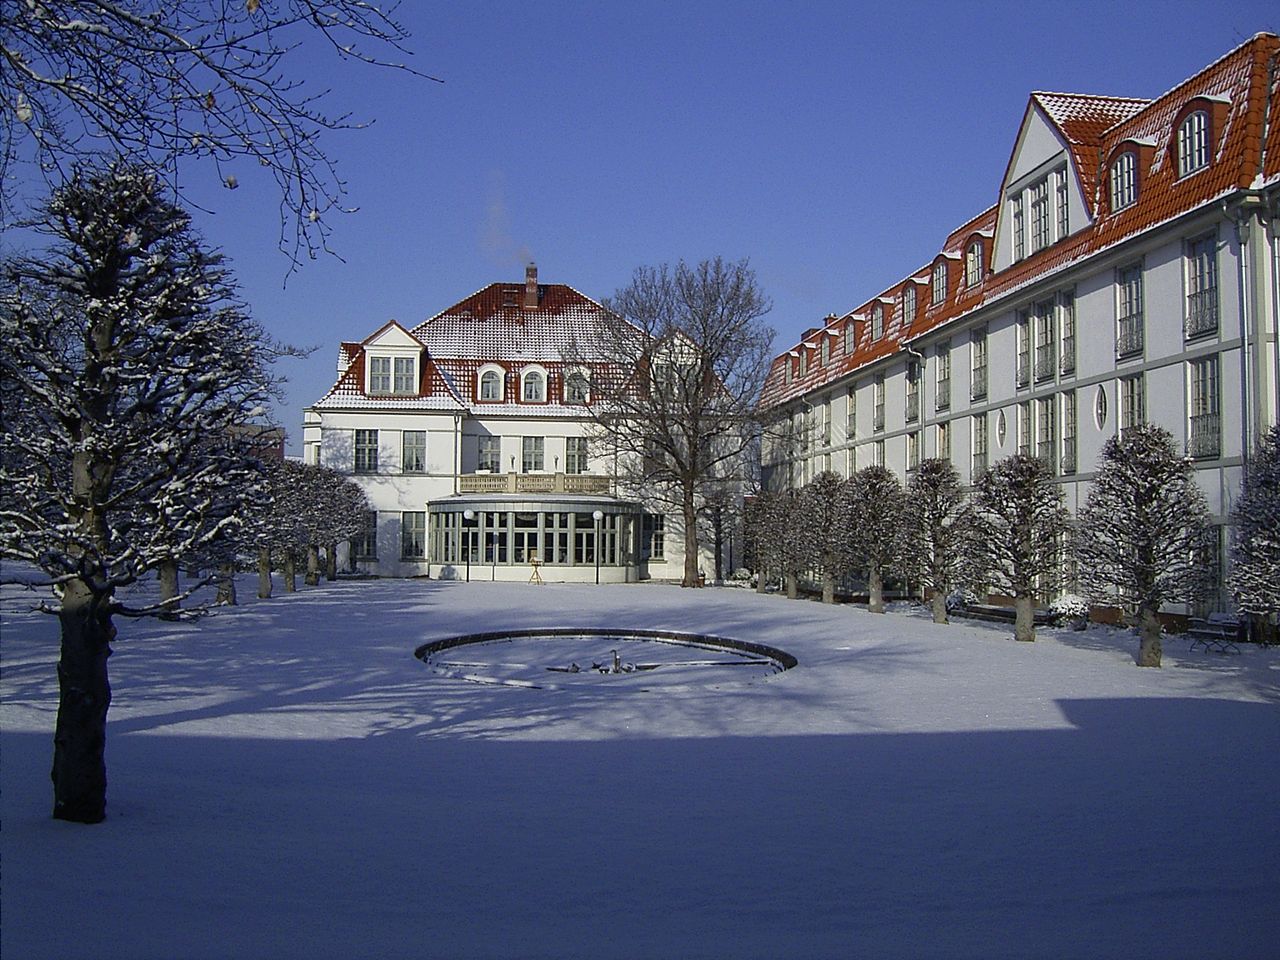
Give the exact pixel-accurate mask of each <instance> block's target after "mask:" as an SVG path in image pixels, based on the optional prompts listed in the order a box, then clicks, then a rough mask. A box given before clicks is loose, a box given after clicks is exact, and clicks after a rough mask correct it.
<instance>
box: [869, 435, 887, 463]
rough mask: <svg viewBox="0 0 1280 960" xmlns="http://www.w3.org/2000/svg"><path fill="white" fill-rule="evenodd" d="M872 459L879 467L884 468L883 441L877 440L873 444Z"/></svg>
mask: <svg viewBox="0 0 1280 960" xmlns="http://www.w3.org/2000/svg"><path fill="white" fill-rule="evenodd" d="M871 457H872V462H873V463H875V465H876V466H877V467H883V466H884V441H883V440H877V441H876V442H875V443H874V444H872V446H871Z"/></svg>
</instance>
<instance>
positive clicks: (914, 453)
mask: <svg viewBox="0 0 1280 960" xmlns="http://www.w3.org/2000/svg"><path fill="white" fill-rule="evenodd" d="M919 466H920V431H918V430H915V431H912V432H911V433H908V434H907V469H908V470H916V469H918V468H919Z"/></svg>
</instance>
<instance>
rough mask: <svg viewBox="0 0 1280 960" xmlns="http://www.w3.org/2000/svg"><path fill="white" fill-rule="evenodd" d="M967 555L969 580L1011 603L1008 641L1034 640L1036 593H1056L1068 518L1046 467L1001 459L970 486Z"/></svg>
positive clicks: (1020, 458)
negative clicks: (1011, 628)
mask: <svg viewBox="0 0 1280 960" xmlns="http://www.w3.org/2000/svg"><path fill="white" fill-rule="evenodd" d="M974 493H975V495H974V501H973V510H974V522H973V527H972V529H971V533H970V538H969V549H968V551H967V552H968V554H969V556H970V557H971V558H972V560H973V561H974V568H973V571H974V578H975V579H977V580H982V581H985V582H988V583H991V584H992V585H993V586H995V587H996V588H997V589H999V590H1001V591H1002V592H1004V593H1007V594H1008V595H1010V596H1012V597H1013V600H1014V608H1015V619H1014V638H1015V639H1017V640H1026V641H1030V640H1035V638H1036V631H1035V618H1034V602H1035V596H1036V593H1037V591H1041V592H1050V591H1052V590H1055V589H1056V588H1057V585H1058V583H1059V582H1060V581H1061V579H1062V577H1063V574H1064V571H1063V565H1062V559H1061V552H1062V548H1063V546H1064V545H1065V543H1066V541H1067V538H1068V537H1069V536H1070V532H1071V514H1070V513H1069V512H1068V511H1067V507H1066V504H1065V502H1064V500H1063V494H1062V487H1061V486H1060V485H1059V484H1058V483H1057V482H1055V480H1054V477H1053V472H1052V471H1051V470H1050V469H1049V466H1048V464H1046V463H1045V462H1044V461H1043V460H1041V459H1039V458H1038V457H1032V456H1028V455H1026V454H1018V455H1016V456H1012V457H1006V458H1005V459H1004V460H1001V461H999V462H998V463H996V464H994V465H993V466H992V467H991V468H990V469H988V470H986V471H984V472H983V473H982V474H981V475H980V476H979V477H978V481H977V483H976V484H975V491H974Z"/></svg>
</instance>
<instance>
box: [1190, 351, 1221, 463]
mask: <svg viewBox="0 0 1280 960" xmlns="http://www.w3.org/2000/svg"><path fill="white" fill-rule="evenodd" d="M1219 403H1220V401H1219V397H1218V358H1217V356H1216V355H1215V356H1212V357H1205V358H1204V359H1203V360H1193V361H1191V409H1190V411H1189V413H1190V415H1191V423H1190V430H1189V431H1188V433H1187V452H1188V453H1189V454H1191V456H1193V457H1216V456H1218V455H1219V454H1220V453H1221V452H1222V413H1221V407H1220V405H1219Z"/></svg>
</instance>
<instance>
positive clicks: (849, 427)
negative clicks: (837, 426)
mask: <svg viewBox="0 0 1280 960" xmlns="http://www.w3.org/2000/svg"><path fill="white" fill-rule="evenodd" d="M844 402H845V419H844V435H845V439H847V440H852V439H853V438H854V437H856V436H857V435H858V394H857V391H856V389H855V388H854V387H850V388H849V392H848V393H847V394H845V401H844Z"/></svg>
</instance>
